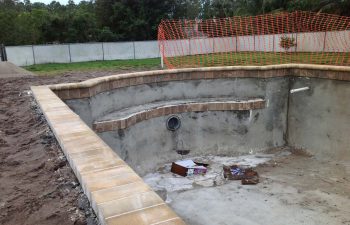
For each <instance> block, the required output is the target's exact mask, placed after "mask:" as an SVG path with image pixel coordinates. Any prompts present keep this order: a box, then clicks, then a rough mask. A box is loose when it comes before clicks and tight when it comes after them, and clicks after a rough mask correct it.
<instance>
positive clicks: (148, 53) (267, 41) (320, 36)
mask: <svg viewBox="0 0 350 225" xmlns="http://www.w3.org/2000/svg"><path fill="white" fill-rule="evenodd" d="M282 36H289V37H294V38H295V39H296V41H297V47H293V48H290V49H289V51H290V52H321V51H325V52H350V44H349V43H350V31H332V32H310V33H289V34H275V35H260V36H258V35H255V36H239V37H222V38H197V39H190V40H189V39H178V40H169V41H166V42H165V43H164V48H165V49H164V50H165V54H166V56H167V57H174V56H183V55H197V54H210V53H218V52H234V51H267V52H270V51H271V52H272V51H274V52H284V51H285V50H284V49H283V48H281V47H280V45H279V42H280V38H281V37H282ZM6 52H7V55H8V60H9V61H10V62H12V63H14V64H15V65H17V66H29V65H33V64H44V63H69V62H87V61H96V60H117V59H146V58H158V57H160V49H159V45H158V42H157V41H135V42H111V43H84V44H62V45H33V46H31V45H30V46H9V47H6Z"/></svg>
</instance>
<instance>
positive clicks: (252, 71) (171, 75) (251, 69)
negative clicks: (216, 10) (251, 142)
mask: <svg viewBox="0 0 350 225" xmlns="http://www.w3.org/2000/svg"><path fill="white" fill-rule="evenodd" d="M349 73H350V67H346V66H328V65H310V64H281V65H269V66H225V67H203V68H186V69H173V70H154V71H146V72H135V73H127V74H119V75H111V76H106V77H99V78H93V79H90V80H87V81H83V82H80V83H63V84H56V85H50V86H49V87H50V88H51V90H53V91H54V92H55V93H56V94H57V95H58V96H59V97H60V98H61V99H63V100H67V99H78V98H88V97H92V96H94V95H96V94H98V93H101V92H105V91H109V90H113V89H116V88H122V87H128V86H134V85H140V84H149V83H157V82H169V81H179V80H198V79H220V78H235V77H242V78H248V77H251V78H253V77H255V78H271V77H281V76H304V77H315V78H325V79H334V80H347V81H350V75H349Z"/></svg>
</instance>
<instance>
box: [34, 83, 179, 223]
mask: <svg viewBox="0 0 350 225" xmlns="http://www.w3.org/2000/svg"><path fill="white" fill-rule="evenodd" d="M31 89H32V91H33V95H34V97H35V99H36V101H37V103H38V104H39V106H40V108H41V110H42V111H43V114H44V116H45V118H46V120H47V122H48V124H49V126H50V128H51V130H52V131H53V133H54V134H55V136H56V139H57V141H58V142H59V144H60V146H61V148H62V150H63V152H64V154H65V155H66V157H67V160H68V162H69V164H70V166H71V167H72V169H73V171H74V173H75V175H76V176H77V178H78V180H79V182H80V184H81V185H82V188H83V190H84V193H85V194H86V195H87V197H88V198H89V200H90V203H91V206H92V208H93V209H94V211H95V213H96V214H97V216H98V219H99V221H100V223H101V224H103V225H105V224H107V225H114V224H118V225H150V224H173V225H176V224H179V225H184V224H185V223H184V222H183V220H182V219H181V218H179V217H178V216H177V215H176V214H175V213H174V212H173V211H172V209H170V208H169V207H168V206H167V205H166V204H165V203H164V201H163V200H162V199H161V198H160V197H159V196H158V195H157V194H156V193H154V192H153V191H152V190H151V189H150V187H149V186H148V185H146V184H145V183H144V182H143V180H142V179H141V178H140V177H139V176H138V175H137V174H136V173H135V172H134V171H133V170H132V169H131V168H130V167H129V166H128V165H127V164H126V163H125V162H124V161H123V160H122V159H121V158H120V157H119V156H118V155H117V154H116V153H115V152H114V151H113V150H112V149H111V148H110V147H108V146H107V145H106V144H105V143H104V142H103V141H102V140H101V139H100V137H98V136H97V135H96V134H95V133H94V132H93V131H92V130H91V129H90V128H89V127H88V126H87V125H86V124H85V123H84V122H83V121H82V120H81V119H80V117H79V116H78V115H76V114H75V113H74V112H73V111H72V110H71V109H70V108H69V107H68V106H67V105H66V104H64V102H63V101H62V100H61V99H60V98H58V96H57V95H55V93H53V92H52V91H51V90H50V88H49V87H48V86H39V87H31Z"/></svg>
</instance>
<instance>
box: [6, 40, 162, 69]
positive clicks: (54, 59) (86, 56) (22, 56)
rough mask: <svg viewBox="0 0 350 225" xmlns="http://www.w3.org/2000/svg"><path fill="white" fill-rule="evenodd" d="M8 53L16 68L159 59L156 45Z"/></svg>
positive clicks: (45, 48) (99, 45)
mask: <svg viewBox="0 0 350 225" xmlns="http://www.w3.org/2000/svg"><path fill="white" fill-rule="evenodd" d="M6 52H7V55H8V61H10V62H12V63H13V64H15V65H17V66H30V65H34V64H45V63H71V62H89V61H98V60H118V59H120V60H122V59H147V58H158V57H160V52H159V47H158V42H157V41H138V42H110V43H102V42H101V43H77V44H60V45H58V44H55V45H28V46H8V47H6Z"/></svg>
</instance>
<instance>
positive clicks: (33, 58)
mask: <svg viewBox="0 0 350 225" xmlns="http://www.w3.org/2000/svg"><path fill="white" fill-rule="evenodd" d="M32 52H33V62H34V65H35V54H34V45H32Z"/></svg>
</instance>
